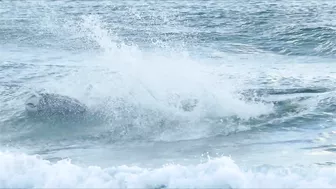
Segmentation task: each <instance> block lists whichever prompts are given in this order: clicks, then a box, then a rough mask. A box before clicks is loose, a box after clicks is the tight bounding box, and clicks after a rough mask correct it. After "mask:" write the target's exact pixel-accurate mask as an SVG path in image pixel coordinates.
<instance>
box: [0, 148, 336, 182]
mask: <svg viewBox="0 0 336 189" xmlns="http://www.w3.org/2000/svg"><path fill="white" fill-rule="evenodd" d="M0 169H1V170H2V171H1V173H0V187H1V188H334V187H336V176H335V175H336V168H335V167H323V168H319V167H317V166H316V167H313V166H312V167H309V168H302V167H301V168H300V167H297V168H295V167H293V168H289V167H287V168H286V167H283V168H272V167H267V166H265V167H259V168H254V169H245V168H242V167H240V166H238V165H237V164H236V163H235V162H234V161H233V160H232V159H230V158H229V157H220V158H215V159H211V158H209V159H208V160H206V161H204V162H200V163H199V164H196V165H179V164H167V165H162V166H161V167H157V168H143V167H137V166H128V165H122V166H111V167H107V168H102V167H99V166H94V165H92V166H84V165H76V164H73V163H72V162H71V161H70V160H61V161H57V162H50V161H47V160H44V159H41V158H40V157H38V156H31V155H26V154H19V153H9V152H1V153H0Z"/></svg>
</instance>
